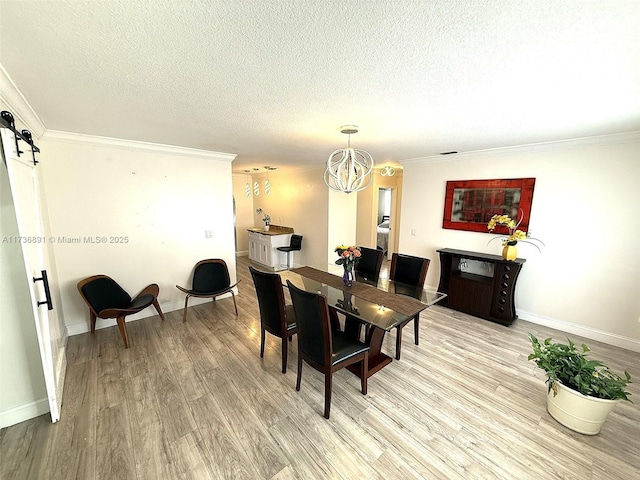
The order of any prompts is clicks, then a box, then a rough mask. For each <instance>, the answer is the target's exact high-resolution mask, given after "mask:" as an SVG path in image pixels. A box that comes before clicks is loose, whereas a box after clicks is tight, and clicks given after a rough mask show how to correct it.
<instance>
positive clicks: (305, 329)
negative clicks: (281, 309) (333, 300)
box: [287, 280, 332, 366]
mask: <svg viewBox="0 0 640 480" xmlns="http://www.w3.org/2000/svg"><path fill="white" fill-rule="evenodd" d="M287 285H288V286H289V293H290V294H291V301H292V302H293V309H294V311H295V312H296V322H297V325H298V348H299V349H300V350H301V351H302V352H303V353H304V354H305V355H307V356H308V357H309V358H310V359H311V360H313V361H314V362H316V363H317V364H318V365H323V366H324V365H326V362H327V361H329V362H330V358H331V352H332V347H331V332H330V328H331V327H330V325H329V309H328V308H327V297H325V296H324V295H320V294H317V293H310V292H305V291H304V290H300V289H299V288H297V287H296V286H295V285H293V284H292V283H291V282H290V281H289V280H287Z"/></svg>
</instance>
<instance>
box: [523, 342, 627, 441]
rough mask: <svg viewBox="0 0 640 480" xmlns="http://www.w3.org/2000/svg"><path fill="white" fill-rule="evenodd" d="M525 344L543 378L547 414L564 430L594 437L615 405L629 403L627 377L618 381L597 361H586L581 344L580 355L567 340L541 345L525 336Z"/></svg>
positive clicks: (618, 378)
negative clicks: (567, 428) (527, 343)
mask: <svg viewBox="0 0 640 480" xmlns="http://www.w3.org/2000/svg"><path fill="white" fill-rule="evenodd" d="M529 340H531V346H532V347H533V353H532V354H530V355H529V357H528V359H529V360H533V361H534V362H535V364H536V365H537V366H538V367H540V368H541V369H542V370H544V372H545V373H546V375H547V380H546V383H547V386H548V391H547V410H548V411H549V413H550V414H551V416H552V417H553V418H555V419H556V420H557V421H558V422H560V423H561V424H563V425H564V426H566V427H569V428H571V429H572V430H575V431H577V432H580V433H583V434H586V435H595V434H597V433H598V432H600V429H601V428H602V424H603V423H604V421H605V420H606V419H607V416H608V415H609V412H610V411H611V409H613V407H614V406H615V405H616V404H617V403H618V402H620V401H621V400H627V401H630V400H629V396H630V395H631V394H630V393H629V392H627V391H626V387H627V384H629V383H631V376H630V375H629V373H628V372H627V371H625V372H624V377H621V376H620V375H618V374H616V373H614V372H612V371H611V370H609V368H608V367H607V366H606V365H605V364H604V363H603V362H601V361H600V360H591V359H588V358H587V356H586V353H587V352H589V347H587V346H586V345H585V344H582V351H580V350H579V349H578V348H577V347H576V345H575V344H574V343H573V342H572V341H571V340H568V339H567V340H568V342H569V343H568V344H564V343H553V342H552V339H551V338H547V339H546V340H544V342H542V343H541V342H540V341H539V340H538V339H537V338H536V337H535V336H534V335H532V334H529Z"/></svg>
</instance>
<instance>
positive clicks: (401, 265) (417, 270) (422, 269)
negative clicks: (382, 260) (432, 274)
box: [389, 253, 431, 289]
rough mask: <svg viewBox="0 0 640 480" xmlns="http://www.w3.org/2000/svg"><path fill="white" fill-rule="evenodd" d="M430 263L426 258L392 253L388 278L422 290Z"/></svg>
mask: <svg viewBox="0 0 640 480" xmlns="http://www.w3.org/2000/svg"><path fill="white" fill-rule="evenodd" d="M430 262H431V260H429V259H428V258H422V257H414V256H411V255H404V254H401V253H394V254H393V255H392V257H391V271H390V273H389V278H390V279H391V280H393V281H395V282H400V283H406V284H407V285H413V286H415V287H418V288H419V289H422V288H423V287H424V281H425V278H426V277H427V270H428V269H429V263H430Z"/></svg>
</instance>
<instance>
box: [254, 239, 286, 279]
mask: <svg viewBox="0 0 640 480" xmlns="http://www.w3.org/2000/svg"><path fill="white" fill-rule="evenodd" d="M290 241H291V234H290V233H287V234H282V235H269V234H264V233H259V232H253V231H250V232H249V259H250V260H253V261H254V262H257V263H260V264H261V265H264V266H266V267H269V268H273V269H274V270H283V269H286V268H287V254H286V253H285V252H280V251H279V250H276V248H278V247H286V246H288V245H289V242H290Z"/></svg>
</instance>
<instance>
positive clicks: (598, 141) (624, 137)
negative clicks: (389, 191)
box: [400, 131, 640, 165]
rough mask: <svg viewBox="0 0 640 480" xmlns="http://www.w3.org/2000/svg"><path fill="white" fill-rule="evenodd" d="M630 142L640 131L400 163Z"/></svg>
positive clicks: (408, 162) (639, 140)
mask: <svg viewBox="0 0 640 480" xmlns="http://www.w3.org/2000/svg"><path fill="white" fill-rule="evenodd" d="M629 143H640V131H635V132H626V133H615V134H611V135H598V136H595V137H581V138H572V139H568V140H556V141H553V142H541V143H528V144H525V145H513V146H509V147H500V148H489V149H486V150H473V151H470V152H461V153H456V154H453V155H431V156H428V157H419V158H409V159H406V160H401V161H400V163H401V164H402V165H412V164H420V163H443V162H455V161H458V160H465V159H469V158H474V159H477V158H482V157H490V156H501V155H513V154H523V153H538V152H549V151H558V150H570V149H575V148H581V147H589V146H600V145H620V144H629Z"/></svg>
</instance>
